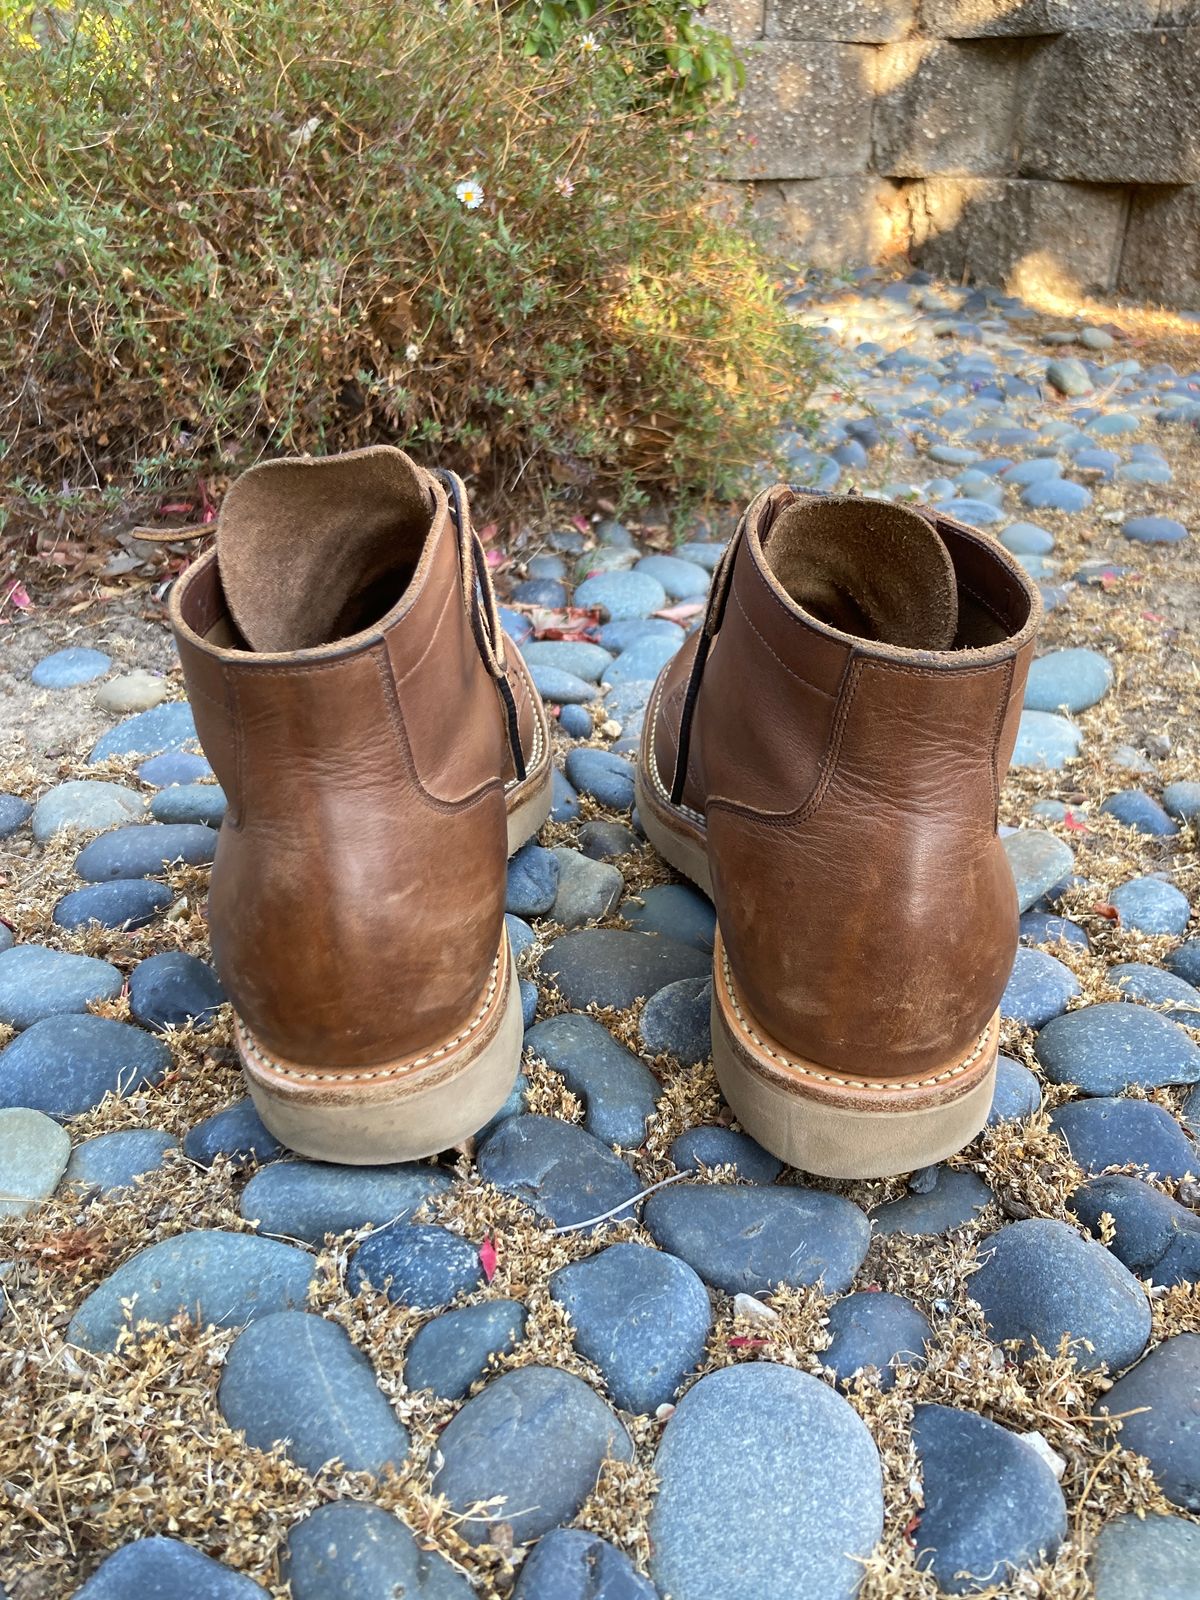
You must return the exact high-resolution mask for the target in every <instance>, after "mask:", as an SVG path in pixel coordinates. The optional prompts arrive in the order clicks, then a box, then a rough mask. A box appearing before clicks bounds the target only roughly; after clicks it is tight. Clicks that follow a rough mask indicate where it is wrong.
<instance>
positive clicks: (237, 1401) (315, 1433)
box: [217, 1311, 409, 1476]
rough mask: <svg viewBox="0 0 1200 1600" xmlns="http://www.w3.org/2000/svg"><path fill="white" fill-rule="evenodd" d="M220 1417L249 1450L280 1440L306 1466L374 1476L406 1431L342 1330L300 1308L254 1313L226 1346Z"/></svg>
mask: <svg viewBox="0 0 1200 1600" xmlns="http://www.w3.org/2000/svg"><path fill="white" fill-rule="evenodd" d="M217 1403H218V1405H219V1406H220V1410H221V1415H222V1416H223V1417H224V1418H225V1421H226V1422H227V1423H228V1424H229V1426H230V1427H231V1428H237V1429H240V1430H241V1431H242V1432H244V1433H245V1435H246V1443H247V1444H248V1445H251V1446H252V1447H253V1448H254V1449H256V1450H270V1449H271V1448H272V1447H273V1446H274V1445H276V1444H282V1445H283V1447H284V1454H285V1455H286V1456H287V1458H288V1459H289V1460H290V1461H294V1462H295V1463H296V1464H297V1466H300V1467H303V1468H304V1470H305V1471H306V1472H319V1471H320V1470H321V1468H322V1467H323V1466H325V1465H326V1464H327V1463H328V1462H330V1461H335V1460H337V1461H341V1462H342V1464H343V1466H344V1467H345V1468H346V1470H347V1471H348V1472H371V1473H374V1474H375V1475H376V1476H378V1474H379V1473H381V1472H382V1471H383V1469H384V1468H385V1467H387V1466H391V1467H399V1466H401V1465H402V1463H403V1462H404V1460H405V1458H406V1457H407V1455H408V1448H409V1437H408V1431H407V1429H406V1428H404V1427H403V1426H402V1425H401V1424H400V1422H399V1421H397V1419H396V1416H395V1413H394V1412H393V1411H392V1408H391V1406H390V1405H389V1404H388V1402H387V1400H386V1399H385V1397H384V1395H383V1393H382V1392H381V1390H380V1388H379V1386H378V1384H377V1383H376V1381H375V1373H374V1371H373V1370H372V1368H371V1363H370V1362H369V1361H368V1360H367V1358H366V1356H365V1355H363V1353H362V1351H361V1350H358V1349H356V1347H355V1346H354V1345H353V1344H352V1343H351V1341H350V1336H349V1335H348V1334H347V1332H346V1330H345V1329H344V1328H343V1327H341V1326H340V1325H339V1324H338V1323H336V1322H330V1321H328V1320H327V1319H326V1318H325V1317H318V1316H313V1315H312V1314H311V1313H310V1312H307V1311H281V1312H279V1313H277V1314H276V1315H275V1316H269V1317H261V1318H259V1320H258V1321H257V1322H252V1323H251V1324H250V1326H249V1327H248V1328H247V1329H246V1330H245V1332H244V1333H240V1334H239V1335H238V1336H237V1338H236V1339H235V1340H234V1341H233V1344H232V1345H231V1346H230V1349H229V1354H228V1356H227V1357H226V1359H225V1370H224V1372H223V1374H222V1377H221V1385H220V1388H219V1390H218V1392H217Z"/></svg>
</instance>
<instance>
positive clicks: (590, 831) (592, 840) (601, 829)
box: [576, 817, 638, 916]
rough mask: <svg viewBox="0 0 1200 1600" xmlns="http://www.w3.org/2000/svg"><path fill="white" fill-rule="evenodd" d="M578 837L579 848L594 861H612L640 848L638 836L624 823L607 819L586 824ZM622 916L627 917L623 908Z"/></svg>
mask: <svg viewBox="0 0 1200 1600" xmlns="http://www.w3.org/2000/svg"><path fill="white" fill-rule="evenodd" d="M576 837H577V838H578V840H579V848H580V849H581V850H582V851H583V853H584V855H585V856H590V857H591V859H592V860H593V861H611V860H612V859H613V858H614V857H616V856H624V855H628V854H629V852H630V851H631V850H636V849H637V848H638V836H637V834H636V833H634V831H633V829H632V828H629V827H627V826H626V825H625V823H623V822H612V821H610V820H609V819H608V818H607V817H601V818H597V819H595V820H594V821H592V822H585V823H584V825H583V827H582V828H580V830H579V833H578V834H577V836H576ZM621 914H622V916H624V915H626V913H625V911H624V909H623V908H622V912H621Z"/></svg>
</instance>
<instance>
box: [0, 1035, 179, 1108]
mask: <svg viewBox="0 0 1200 1600" xmlns="http://www.w3.org/2000/svg"><path fill="white" fill-rule="evenodd" d="M170 1065H171V1052H170V1051H169V1050H168V1049H167V1047H166V1045H165V1044H163V1042H162V1040H161V1039H155V1038H153V1037H152V1036H151V1035H150V1034H148V1033H143V1032H142V1030H141V1029H140V1028H131V1027H130V1026H129V1024H128V1023H127V1022H117V1021H116V1020H115V1019H114V1018H112V1017H92V1016H61V1017H46V1018H45V1019H44V1021H42V1022H35V1023H34V1024H33V1026H32V1027H30V1028H27V1029H26V1030H25V1032H24V1033H22V1034H19V1035H18V1036H17V1037H16V1038H15V1039H14V1040H13V1042H12V1043H11V1044H10V1045H9V1046H8V1047H7V1049H5V1050H2V1051H0V1105H5V1106H32V1107H34V1108H35V1109H36V1110H38V1111H45V1112H47V1113H48V1114H49V1115H50V1116H53V1117H76V1116H79V1114H80V1113H81V1112H84V1111H90V1110H91V1109H92V1107H93V1106H98V1105H99V1104H100V1102H101V1100H103V1099H104V1096H105V1095H106V1094H119V1095H128V1094H129V1093H130V1092H131V1091H132V1090H134V1089H139V1088H142V1087H144V1086H146V1085H149V1084H155V1083H160V1082H161V1081H162V1079H163V1077H164V1075H165V1074H166V1072H167V1070H168V1068H169V1067H170Z"/></svg>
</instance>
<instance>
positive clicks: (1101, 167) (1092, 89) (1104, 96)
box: [1020, 28, 1200, 183]
mask: <svg viewBox="0 0 1200 1600" xmlns="http://www.w3.org/2000/svg"><path fill="white" fill-rule="evenodd" d="M1022 99H1023V127H1022V134H1021V142H1022V151H1021V166H1020V170H1021V172H1022V173H1023V174H1024V175H1025V176H1027V177H1031V178H1074V179H1081V180H1084V181H1087V182H1092V183H1197V182H1200V28H1176V29H1159V28H1156V29H1153V30H1149V31H1141V32H1121V33H1103V32H1080V33H1068V34H1064V35H1063V37H1062V38H1061V39H1055V40H1053V41H1051V42H1050V43H1048V44H1046V45H1043V46H1041V47H1040V48H1039V50H1038V52H1037V56H1036V59H1035V60H1034V61H1033V62H1032V63H1031V69H1030V74H1029V85H1028V93H1027V94H1023V96H1022Z"/></svg>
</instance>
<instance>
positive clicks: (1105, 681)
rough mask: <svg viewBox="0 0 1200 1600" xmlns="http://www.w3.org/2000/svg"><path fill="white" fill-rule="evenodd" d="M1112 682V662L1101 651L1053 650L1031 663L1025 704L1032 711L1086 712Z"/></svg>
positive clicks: (1100, 697)
mask: <svg viewBox="0 0 1200 1600" xmlns="http://www.w3.org/2000/svg"><path fill="white" fill-rule="evenodd" d="M1112 681H1113V669H1112V663H1111V662H1110V661H1109V660H1108V658H1107V657H1106V656H1102V655H1101V654H1100V652H1099V651H1098V650H1085V649H1079V648H1075V649H1071V650H1051V651H1050V652H1049V654H1048V655H1044V656H1039V657H1038V659H1037V660H1036V661H1034V662H1032V663H1031V664H1030V668H1029V679H1028V683H1027V686H1026V689H1025V704H1026V706H1028V707H1029V709H1030V710H1031V711H1063V710H1066V711H1086V710H1087V708H1088V707H1089V706H1094V705H1095V704H1096V702H1097V701H1098V700H1102V699H1103V698H1104V696H1105V695H1106V694H1107V693H1108V691H1109V689H1111V687H1112Z"/></svg>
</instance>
